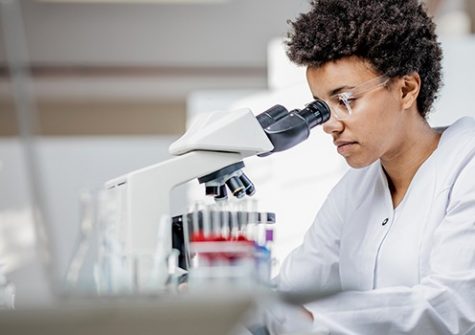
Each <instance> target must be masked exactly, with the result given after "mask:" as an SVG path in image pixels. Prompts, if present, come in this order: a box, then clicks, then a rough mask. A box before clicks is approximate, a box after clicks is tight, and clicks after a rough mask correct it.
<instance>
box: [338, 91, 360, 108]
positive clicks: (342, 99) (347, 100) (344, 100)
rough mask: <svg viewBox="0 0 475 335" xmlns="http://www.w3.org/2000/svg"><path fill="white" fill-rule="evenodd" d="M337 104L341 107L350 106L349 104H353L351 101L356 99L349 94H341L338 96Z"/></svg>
mask: <svg viewBox="0 0 475 335" xmlns="http://www.w3.org/2000/svg"><path fill="white" fill-rule="evenodd" d="M337 97H338V104H339V105H340V106H342V107H345V106H348V105H349V106H351V104H352V103H353V101H355V100H356V98H354V97H353V96H352V95H351V94H346V93H342V94H338V96H337Z"/></svg>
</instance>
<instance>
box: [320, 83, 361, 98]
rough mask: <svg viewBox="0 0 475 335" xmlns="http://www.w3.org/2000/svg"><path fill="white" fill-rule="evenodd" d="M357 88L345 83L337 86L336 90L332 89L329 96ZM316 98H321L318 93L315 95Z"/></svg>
mask: <svg viewBox="0 0 475 335" xmlns="http://www.w3.org/2000/svg"><path fill="white" fill-rule="evenodd" d="M353 88H355V86H348V85H345V86H341V87H338V88H335V89H334V90H332V91H330V93H329V94H328V96H329V97H332V96H334V95H335V94H338V93H341V92H342V91H346V90H351V89H353ZM313 98H314V99H320V98H319V97H317V96H316V95H314V96H313Z"/></svg>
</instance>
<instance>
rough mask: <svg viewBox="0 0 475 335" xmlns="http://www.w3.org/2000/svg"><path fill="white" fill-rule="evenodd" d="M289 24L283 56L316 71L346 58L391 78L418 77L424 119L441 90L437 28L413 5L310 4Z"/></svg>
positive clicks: (396, 0) (350, 0)
mask: <svg viewBox="0 0 475 335" xmlns="http://www.w3.org/2000/svg"><path fill="white" fill-rule="evenodd" d="M311 6H312V7H311V9H310V11H309V12H308V13H304V14H300V16H298V17H297V18H296V19H295V21H293V22H292V21H289V24H290V25H291V30H290V31H289V33H288V36H287V37H288V38H287V40H286V42H285V43H286V45H287V55H288V56H289V58H290V60H291V61H293V62H294V63H297V64H299V65H305V66H312V67H320V66H322V65H323V64H325V63H327V62H330V61H335V60H338V59H341V58H344V57H348V56H357V57H360V58H362V59H364V60H365V61H368V62H369V63H370V64H371V65H372V66H373V67H374V69H375V70H376V71H377V72H378V73H380V74H385V75H387V76H388V77H390V78H395V77H400V76H404V75H406V74H409V73H412V72H417V73H418V74H419V75H420V77H421V82H422V84H421V90H420V93H419V96H418V98H417V107H418V111H419V113H420V114H421V116H422V117H424V118H425V117H426V116H427V113H428V112H429V111H430V110H431V107H432V104H433V102H434V100H435V99H436V94H437V92H438V90H439V88H440V86H441V68H442V66H441V61H442V50H441V47H440V43H439V42H438V40H437V36H436V34H435V24H434V23H433V22H432V19H431V18H430V17H429V16H428V15H427V13H426V11H425V9H424V7H423V5H421V4H420V3H419V2H418V1H417V0H312V1H311Z"/></svg>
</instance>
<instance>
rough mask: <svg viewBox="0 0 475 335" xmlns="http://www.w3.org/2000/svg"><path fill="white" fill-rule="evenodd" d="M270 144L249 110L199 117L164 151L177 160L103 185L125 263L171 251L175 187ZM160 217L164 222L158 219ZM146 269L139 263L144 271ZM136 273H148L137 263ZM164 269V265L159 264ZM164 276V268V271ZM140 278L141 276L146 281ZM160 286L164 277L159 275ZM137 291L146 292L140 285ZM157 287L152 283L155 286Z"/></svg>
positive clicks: (213, 113)
mask: <svg viewBox="0 0 475 335" xmlns="http://www.w3.org/2000/svg"><path fill="white" fill-rule="evenodd" d="M272 149H273V145H272V143H271V142H270V140H269V138H268V137H267V136H266V134H265V132H264V130H263V129H262V126H261V125H260V123H259V122H258V120H257V119H256V117H255V116H254V114H253V113H252V112H251V110H249V109H240V110H236V111H233V112H212V113H208V114H202V115H201V116H200V117H199V118H198V119H197V120H196V122H195V123H194V124H193V125H192V126H191V127H190V129H189V130H188V131H187V132H186V133H185V134H184V135H183V136H182V137H181V138H180V139H178V140H177V141H176V142H174V143H173V144H172V145H171V146H170V148H169V151H170V153H171V154H173V155H175V156H177V157H175V158H172V159H169V160H167V161H164V162H161V163H158V164H155V165H151V166H148V167H145V168H142V169H139V170H136V171H133V172H130V173H128V174H126V175H124V176H121V177H119V178H116V179H113V180H110V181H109V182H107V183H106V188H107V189H109V190H114V191H119V193H120V199H121V202H122V203H121V205H120V206H121V209H120V211H121V215H120V221H121V222H120V223H119V225H120V230H121V231H122V232H123V234H122V238H121V240H122V244H123V245H122V250H123V252H124V254H125V255H126V256H127V257H128V258H130V259H136V260H140V259H141V258H142V256H144V255H153V254H156V251H157V247H158V248H159V253H160V254H162V256H163V257H166V255H167V254H168V253H169V251H171V247H172V242H171V223H169V222H170V216H171V213H170V192H171V191H172V189H173V188H175V187H176V186H178V185H180V184H184V183H186V182H188V181H190V180H192V179H195V178H199V177H202V176H205V175H207V174H210V173H212V172H215V171H217V170H219V169H221V168H223V167H226V166H229V165H231V164H234V163H238V162H241V161H242V160H243V159H244V158H246V157H249V156H254V155H257V154H260V153H264V152H269V151H271V150H272ZM163 218H165V220H162V219H163ZM149 266H150V265H147V264H143V267H149ZM136 267H137V269H136V271H139V272H140V273H143V274H145V273H146V272H147V271H148V270H147V269H146V268H142V265H141V264H140V262H138V264H136ZM164 267H165V262H164ZM163 271H164V273H166V269H165V268H164V269H163ZM147 277H148V276H147V275H144V276H143V278H144V280H146V279H145V278H147ZM161 280H162V281H163V283H158V285H160V284H162V285H164V281H165V280H166V278H165V276H162V277H161ZM138 281H139V282H138V283H136V285H138V288H139V290H140V289H141V288H144V290H146V289H147V285H148V283H147V282H142V283H141V282H140V281H141V280H140V279H138ZM156 284H157V283H156Z"/></svg>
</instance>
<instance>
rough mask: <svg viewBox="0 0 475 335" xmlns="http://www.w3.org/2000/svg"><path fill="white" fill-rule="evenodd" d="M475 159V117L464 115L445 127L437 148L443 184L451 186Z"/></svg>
mask: <svg viewBox="0 0 475 335" xmlns="http://www.w3.org/2000/svg"><path fill="white" fill-rule="evenodd" d="M474 159H475V119H474V118H471V117H464V118H461V119H459V120H458V121H456V122H455V123H454V124H452V125H451V126H449V127H448V128H446V129H445V131H444V132H443V134H442V137H441V139H440V143H439V147H438V148H437V159H436V162H437V169H438V171H439V176H440V177H441V182H442V183H443V185H442V186H445V187H449V186H451V185H452V184H453V183H454V182H455V181H456V180H457V179H458V178H459V176H460V175H461V173H462V171H464V170H465V169H467V168H468V166H469V165H471V164H473V163H471V162H473V161H474Z"/></svg>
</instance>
